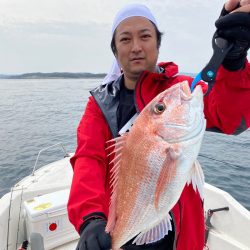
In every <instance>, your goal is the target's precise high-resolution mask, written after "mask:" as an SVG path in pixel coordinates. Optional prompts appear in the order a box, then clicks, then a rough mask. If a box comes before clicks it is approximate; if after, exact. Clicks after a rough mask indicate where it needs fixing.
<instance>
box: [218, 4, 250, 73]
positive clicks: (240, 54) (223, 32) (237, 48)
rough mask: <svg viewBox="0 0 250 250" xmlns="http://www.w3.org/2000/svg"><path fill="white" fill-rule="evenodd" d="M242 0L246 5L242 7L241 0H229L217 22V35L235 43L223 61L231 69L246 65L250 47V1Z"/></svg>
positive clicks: (234, 69)
mask: <svg viewBox="0 0 250 250" xmlns="http://www.w3.org/2000/svg"><path fill="white" fill-rule="evenodd" d="M242 2H243V4H245V6H243V7H240V1H238V3H237V1H235V0H229V1H228V2H227V3H226V4H225V5H224V7H223V9H222V11H221V15H220V17H219V19H218V20H217V21H216V22H215V26H216V28H217V31H216V33H217V35H218V36H220V37H222V38H225V39H226V40H228V41H230V42H233V44H234V46H233V48H232V49H231V50H230V51H229V53H228V54H227V56H226V58H225V59H224V61H223V63H222V65H223V66H224V67H225V68H226V69H228V70H230V71H236V70H239V69H242V68H243V67H244V65H245V61H246V56H247V51H248V49H249V47H250V1H249V3H248V0H247V1H245V2H244V1H242Z"/></svg>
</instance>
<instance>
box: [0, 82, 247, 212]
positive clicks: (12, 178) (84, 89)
mask: <svg viewBox="0 0 250 250" xmlns="http://www.w3.org/2000/svg"><path fill="white" fill-rule="evenodd" d="M100 82H101V80H100V79H46V80H45V79H41V80H40V79H39V80H38V79H34V80H33V79H32V80H0V197H1V196H2V195H4V194H5V193H6V192H9V190H10V188H11V187H12V186H13V185H14V184H15V183H16V182H17V181H19V180H21V179H22V178H23V177H25V176H26V175H28V174H30V173H31V172H32V168H33V166H34V164H35V160H36V156H37V154H38V152H39V151H40V150H41V149H43V148H45V147H48V146H51V145H53V144H55V143H59V142H60V143H62V144H63V145H64V146H65V148H66V150H67V151H68V152H73V151H74V150H75V145H76V128H77V125H78V123H79V121H80V119H81V116H82V114H83V112H84V109H85V104H86V101H87V99H88V96H89V90H91V89H93V88H94V87H95V86H97V85H99V84H100ZM62 157H63V153H62V151H61V150H60V149H51V150H48V151H46V152H44V153H43V154H42V155H41V157H40V160H39V162H38V167H39V166H43V165H44V164H47V163H49V162H52V161H55V160H58V159H60V158H62ZM199 161H200V162H201V165H202V167H203V170H204V173H205V178H206V182H208V183H211V184H213V185H215V186H217V187H219V188H222V189H224V190H225V191H227V192H229V193H230V194H231V195H232V196H233V197H234V198H235V199H236V200H238V201H239V202H240V203H241V204H242V205H244V206H245V207H246V208H248V209H249V210H250V130H247V131H245V132H244V133H242V134H241V135H238V136H228V135H223V134H217V133H212V132H206V134H205V138H204V142H203V145H202V148H201V151H200V156H199Z"/></svg>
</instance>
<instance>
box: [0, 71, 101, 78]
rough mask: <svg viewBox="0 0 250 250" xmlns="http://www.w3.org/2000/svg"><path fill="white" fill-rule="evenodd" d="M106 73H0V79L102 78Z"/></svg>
mask: <svg viewBox="0 0 250 250" xmlns="http://www.w3.org/2000/svg"><path fill="white" fill-rule="evenodd" d="M105 75H106V74H104V73H100V74H93V73H69V72H53V73H41V72H35V73H25V74H20V75H1V74H0V79H60V78H63V79H65V78H69V79H70V78H75V79H80V78H103V77H104V76H105Z"/></svg>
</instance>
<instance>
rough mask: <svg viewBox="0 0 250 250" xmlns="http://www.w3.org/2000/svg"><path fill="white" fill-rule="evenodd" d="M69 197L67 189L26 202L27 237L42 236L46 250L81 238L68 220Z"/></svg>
mask: <svg viewBox="0 0 250 250" xmlns="http://www.w3.org/2000/svg"><path fill="white" fill-rule="evenodd" d="M68 197H69V190H68V189H67V190H61V191H57V192H54V193H49V194H45V195H42V196H37V197H34V198H33V199H31V200H28V201H25V202H24V209H25V214H26V215H25V223H26V229H27V237H28V238H29V237H30V234H31V233H39V234H41V236H42V237H43V241H44V249H46V250H48V249H51V248H54V247H57V246H59V245H62V244H64V243H66V242H70V241H73V240H75V239H77V238H79V235H78V233H77V232H76V231H75V228H74V227H73V225H72V224H71V223H70V222H69V219H68V214H67V202H68Z"/></svg>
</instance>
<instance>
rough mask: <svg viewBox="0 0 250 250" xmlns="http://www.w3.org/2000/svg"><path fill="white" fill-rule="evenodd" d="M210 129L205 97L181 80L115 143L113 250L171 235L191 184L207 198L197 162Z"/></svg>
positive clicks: (110, 219)
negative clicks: (178, 207) (185, 190)
mask: <svg viewBox="0 0 250 250" xmlns="http://www.w3.org/2000/svg"><path fill="white" fill-rule="evenodd" d="M205 127H206V120H205V118H204V113H203V93H202V90H201V88H200V86H197V87H196V88H195V90H194V92H193V93H191V92H190V88H189V85H188V83H187V82H181V83H179V84H176V85H174V86H172V87H171V88H169V89H167V90H165V91H164V92H162V93H160V94H159V95H158V96H157V97H155V98H154V99H153V100H152V101H151V102H150V103H149V104H148V105H147V106H146V107H145V108H144V109H143V111H142V112H141V113H140V114H139V116H138V117H137V119H136V121H135V123H134V125H133V126H132V128H131V130H130V131H129V132H128V133H126V134H124V135H123V136H121V137H119V138H116V139H114V141H115V150H114V153H115V158H114V160H113V162H112V164H113V167H112V180H111V181H112V186H113V193H112V196H111V204H110V211H109V217H108V223H107V227H106V231H107V232H109V233H110V234H111V237H112V249H113V250H116V249H119V248H120V247H121V246H122V245H124V244H125V243H126V242H128V241H129V240H131V239H133V238H134V240H133V243H136V244H137V245H142V244H147V243H151V242H155V241H158V240H160V239H161V238H163V237H164V236H165V235H166V234H168V231H169V230H172V227H171V216H170V214H169V212H170V210H171V209H172V208H173V206H174V205H175V204H176V202H177V201H178V199H179V197H180V195H181V193H182V190H183V188H184V186H185V185H186V183H188V184H191V185H193V188H194V189H195V190H197V192H199V193H200V196H201V198H202V199H203V185H204V175H203V171H202V169H201V167H200V165H199V163H198V161H197V156H198V153H199V150H200V146H201V142H202V138H203V135H204V131H205Z"/></svg>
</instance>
